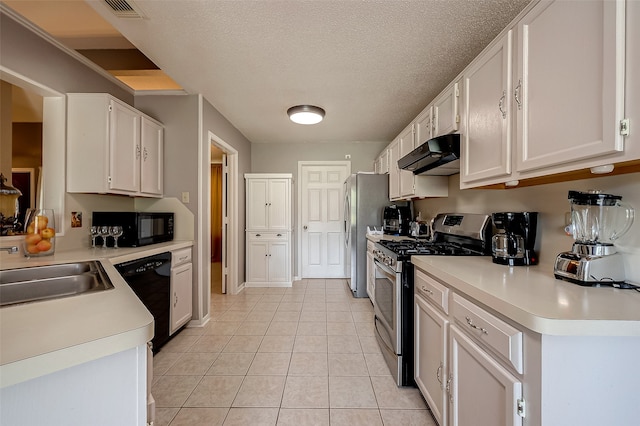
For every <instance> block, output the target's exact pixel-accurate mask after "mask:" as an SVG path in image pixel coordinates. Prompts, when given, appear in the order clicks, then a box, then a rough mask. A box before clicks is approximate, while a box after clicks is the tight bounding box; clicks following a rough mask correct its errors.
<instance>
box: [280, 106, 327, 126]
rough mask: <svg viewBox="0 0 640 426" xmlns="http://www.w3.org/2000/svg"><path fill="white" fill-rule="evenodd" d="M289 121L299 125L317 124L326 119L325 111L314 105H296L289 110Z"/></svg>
mask: <svg viewBox="0 0 640 426" xmlns="http://www.w3.org/2000/svg"><path fill="white" fill-rule="evenodd" d="M287 114H288V115H289V119H290V120H291V121H293V122H294V123H298V124H317V123H319V122H321V121H322V119H323V118H324V110H323V109H322V108H320V107H317V106H313V105H296V106H294V107H291V108H289V109H288V110H287Z"/></svg>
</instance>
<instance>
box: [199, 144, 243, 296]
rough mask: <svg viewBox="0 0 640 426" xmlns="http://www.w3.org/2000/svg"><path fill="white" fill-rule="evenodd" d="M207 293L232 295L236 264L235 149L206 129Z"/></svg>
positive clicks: (236, 191)
mask: <svg viewBox="0 0 640 426" xmlns="http://www.w3.org/2000/svg"><path fill="white" fill-rule="evenodd" d="M209 158H210V170H209V202H208V203H207V205H208V207H209V212H210V214H209V218H210V219H209V221H208V225H209V226H208V233H209V246H210V248H209V259H208V261H210V262H211V269H210V271H211V274H210V280H209V281H210V294H211V295H215V294H227V293H229V294H236V293H237V291H238V284H237V277H238V274H237V264H238V244H237V243H234V242H237V241H238V237H237V235H238V230H237V227H238V224H237V213H236V212H237V211H238V189H237V181H238V179H237V170H238V152H237V151H236V150H235V149H234V148H233V147H231V146H230V145H228V144H227V143H226V142H224V141H223V140H222V139H220V138H218V137H217V136H216V135H214V134H213V133H211V132H209Z"/></svg>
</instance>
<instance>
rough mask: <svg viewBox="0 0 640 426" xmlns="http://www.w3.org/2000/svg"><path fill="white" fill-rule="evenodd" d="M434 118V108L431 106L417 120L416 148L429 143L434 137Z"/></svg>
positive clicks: (415, 124)
mask: <svg viewBox="0 0 640 426" xmlns="http://www.w3.org/2000/svg"><path fill="white" fill-rule="evenodd" d="M432 118H433V106H431V105H429V106H428V107H427V108H425V110H424V111H422V112H421V113H420V115H419V116H418V117H417V118H416V121H415V123H414V127H415V130H416V139H415V140H416V148H417V147H419V146H420V145H422V144H423V143H425V142H426V141H428V140H429V139H431V138H432V137H433V133H432V124H431V123H432V122H433V120H432Z"/></svg>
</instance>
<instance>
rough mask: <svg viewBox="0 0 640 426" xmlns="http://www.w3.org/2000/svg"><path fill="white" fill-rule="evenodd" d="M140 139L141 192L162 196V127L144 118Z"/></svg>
mask: <svg viewBox="0 0 640 426" xmlns="http://www.w3.org/2000/svg"><path fill="white" fill-rule="evenodd" d="M140 139H141V145H142V160H141V164H140V192H142V193H144V194H150V195H158V196H162V183H163V161H164V154H163V130H162V126H160V125H158V124H157V123H155V122H153V121H151V120H149V119H148V118H146V117H142V121H141V125H140Z"/></svg>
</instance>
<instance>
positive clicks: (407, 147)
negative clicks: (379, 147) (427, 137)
mask: <svg viewBox="0 0 640 426" xmlns="http://www.w3.org/2000/svg"><path fill="white" fill-rule="evenodd" d="M411 151H413V125H411V126H409V127H407V128H406V129H405V130H404V132H402V133H401V134H400V156H399V157H398V159H400V158H402V157H404V156H405V155H407V154H408V153H410V152H411ZM396 165H397V161H396ZM399 172H400V196H401V197H410V196H412V195H413V194H415V185H414V183H415V175H414V174H413V172H409V171H407V170H399Z"/></svg>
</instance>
